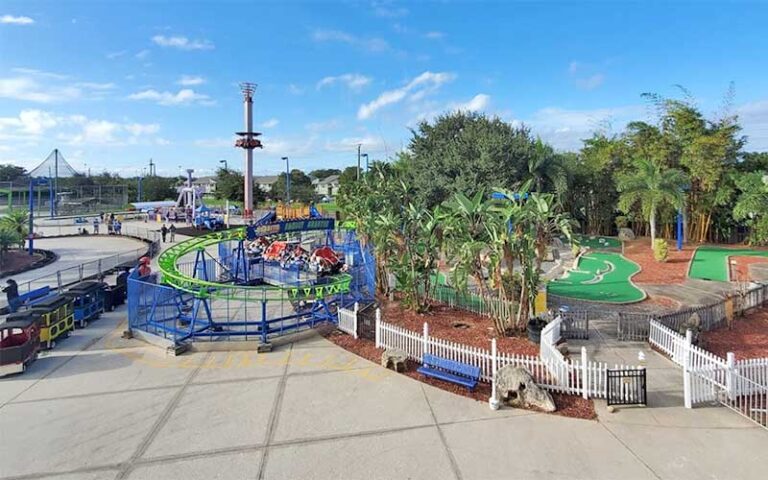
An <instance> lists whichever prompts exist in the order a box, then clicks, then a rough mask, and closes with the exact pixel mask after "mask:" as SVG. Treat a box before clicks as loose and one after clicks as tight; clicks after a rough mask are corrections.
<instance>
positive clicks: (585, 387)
mask: <svg viewBox="0 0 768 480" xmlns="http://www.w3.org/2000/svg"><path fill="white" fill-rule="evenodd" d="M587 361H588V359H587V347H581V388H582V392H581V396H582V397H584V398H589V381H588V376H587V375H588V374H589V368H587Z"/></svg>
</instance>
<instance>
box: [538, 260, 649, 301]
mask: <svg viewBox="0 0 768 480" xmlns="http://www.w3.org/2000/svg"><path fill="white" fill-rule="evenodd" d="M639 271H640V267H639V266H638V265H637V264H636V263H634V262H631V261H629V260H627V259H626V258H624V257H623V256H621V255H619V254H618V253H608V252H591V253H589V254H587V255H584V256H582V257H581V258H580V259H579V265H578V268H577V269H576V270H572V271H570V272H568V273H566V274H565V275H564V276H563V278H559V279H557V280H553V281H551V282H550V283H549V286H548V290H549V292H550V293H552V294H553V295H558V296H561V297H568V298H574V299H578V300H588V301H593V302H606V303H632V302H639V301H641V300H643V299H644V298H645V292H643V291H642V290H640V289H639V288H637V287H636V286H634V285H633V284H632V283H631V282H630V281H629V279H630V278H632V275H634V274H635V273H637V272H639Z"/></svg>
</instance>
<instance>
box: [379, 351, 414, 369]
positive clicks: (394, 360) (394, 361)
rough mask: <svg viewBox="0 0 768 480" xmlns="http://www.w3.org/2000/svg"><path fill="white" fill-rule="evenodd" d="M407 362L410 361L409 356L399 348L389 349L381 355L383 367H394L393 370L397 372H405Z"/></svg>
mask: <svg viewBox="0 0 768 480" xmlns="http://www.w3.org/2000/svg"><path fill="white" fill-rule="evenodd" d="M406 360H408V354H407V353H405V351H403V350H400V349H399V348H388V349H386V350H384V353H382V354H381V366H382V367H384V368H389V366H390V365H392V370H394V371H396V372H402V371H405V361H406ZM401 367H402V368H401Z"/></svg>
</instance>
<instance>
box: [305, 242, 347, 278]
mask: <svg viewBox="0 0 768 480" xmlns="http://www.w3.org/2000/svg"><path fill="white" fill-rule="evenodd" d="M310 262H317V264H318V266H319V267H320V268H319V270H320V273H338V271H339V270H340V269H341V266H342V264H343V262H342V261H341V257H340V256H339V254H338V253H336V252H335V251H334V250H333V249H332V248H331V247H328V246H325V247H320V248H318V249H316V250H315V251H314V252H312V257H311V259H310Z"/></svg>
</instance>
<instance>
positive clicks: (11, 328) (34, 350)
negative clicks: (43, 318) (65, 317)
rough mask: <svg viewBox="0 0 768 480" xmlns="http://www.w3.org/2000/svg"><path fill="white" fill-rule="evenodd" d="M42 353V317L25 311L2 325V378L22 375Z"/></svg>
mask: <svg viewBox="0 0 768 480" xmlns="http://www.w3.org/2000/svg"><path fill="white" fill-rule="evenodd" d="M39 351H40V316H39V315H38V314H36V313H33V312H29V311H25V312H18V313H12V314H10V315H8V317H7V318H6V321H5V323H2V324H0V377H4V376H6V375H11V374H14V373H22V372H24V371H25V370H26V369H27V366H28V365H29V364H30V363H32V362H34V361H35V360H36V359H37V354H38V352H39Z"/></svg>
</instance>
